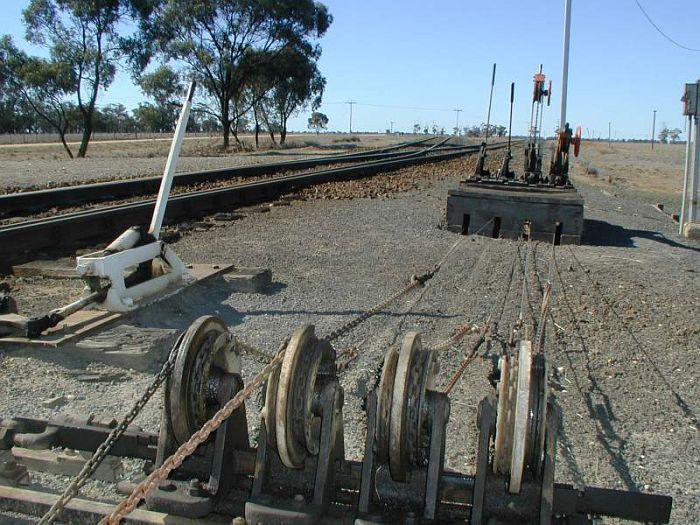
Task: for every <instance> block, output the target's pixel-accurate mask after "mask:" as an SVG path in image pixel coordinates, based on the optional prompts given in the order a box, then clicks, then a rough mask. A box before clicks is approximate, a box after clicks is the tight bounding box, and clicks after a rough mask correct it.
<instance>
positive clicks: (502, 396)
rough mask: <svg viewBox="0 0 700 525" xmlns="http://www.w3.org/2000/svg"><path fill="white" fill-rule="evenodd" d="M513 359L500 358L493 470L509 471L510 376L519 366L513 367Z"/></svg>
mask: <svg viewBox="0 0 700 525" xmlns="http://www.w3.org/2000/svg"><path fill="white" fill-rule="evenodd" d="M511 368H512V367H511V360H510V358H509V357H508V356H507V355H506V356H503V357H501V358H500V359H499V360H498V369H499V370H500V379H499V380H498V385H496V395H497V399H498V405H497V408H496V410H497V412H496V436H495V439H494V447H493V472H494V474H497V473H499V472H500V473H503V474H505V473H507V472H508V466H509V464H510V438H511V436H510V435H509V433H510V424H509V423H510V419H511V414H510V410H509V403H508V396H509V390H510V386H511V381H510V377H511V374H512V373H513V372H515V373H516V374H517V368H515V369H514V370H512V369H511Z"/></svg>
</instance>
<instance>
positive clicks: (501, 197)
mask: <svg viewBox="0 0 700 525" xmlns="http://www.w3.org/2000/svg"><path fill="white" fill-rule="evenodd" d="M447 228H448V229H449V230H450V231H453V232H456V233H462V234H464V235H466V234H470V233H479V234H481V235H485V236H488V237H496V238H505V239H519V238H530V239H533V240H540V241H547V242H552V241H553V240H554V241H555V242H556V243H557V244H581V236H582V235H583V198H581V195H579V193H578V192H577V191H576V190H575V189H574V188H557V187H549V186H527V185H510V184H494V183H486V182H462V183H460V184H459V186H458V187H457V188H455V189H453V190H450V191H449V194H448V197H447Z"/></svg>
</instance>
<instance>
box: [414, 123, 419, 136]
mask: <svg viewBox="0 0 700 525" xmlns="http://www.w3.org/2000/svg"><path fill="white" fill-rule="evenodd" d="M413 133H415V134H416V135H417V134H418V133H420V124H419V123H417V122H416V123H415V124H414V125H413Z"/></svg>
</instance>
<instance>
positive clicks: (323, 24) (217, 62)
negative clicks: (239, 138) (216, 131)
mask: <svg viewBox="0 0 700 525" xmlns="http://www.w3.org/2000/svg"><path fill="white" fill-rule="evenodd" d="M331 22H332V17H331V15H330V14H329V13H328V10H327V8H326V6H324V5H323V4H321V3H318V2H315V1H314V0H207V1H204V0H161V1H160V3H159V5H158V6H157V7H156V8H155V11H154V16H153V17H151V19H150V20H149V22H148V24H147V25H145V26H144V32H145V35H144V37H143V40H147V41H153V42H156V44H157V50H158V52H159V53H161V54H162V55H163V56H164V57H165V58H166V59H168V60H176V61H181V62H183V63H184V64H185V66H186V70H187V74H188V76H191V77H193V78H195V79H196V80H197V81H198V83H199V85H200V86H202V91H203V92H204V101H203V102H201V103H198V104H197V105H196V106H195V107H196V109H198V110H200V111H203V112H205V113H207V114H208V115H210V116H211V117H214V118H216V119H217V120H219V122H220V124H221V127H222V128H223V146H224V148H227V147H228V146H229V143H230V135H231V133H232V131H233V132H234V137H235V129H236V127H237V126H238V125H239V122H238V121H239V119H241V118H242V116H243V115H244V114H245V113H246V112H248V111H249V110H250V109H251V108H252V107H253V106H254V105H255V103H256V100H255V99H253V100H251V99H250V97H247V96H246V95H250V91H249V92H248V93H246V88H247V86H249V81H251V80H252V79H253V78H254V77H255V74H256V71H259V68H260V67H261V64H265V62H264V61H261V60H259V57H260V56H261V55H260V54H261V53H262V54H263V55H262V56H265V57H273V56H275V55H276V54H280V53H283V52H284V51H285V50H286V49H287V48H294V47H304V46H305V45H307V44H309V40H310V39H312V38H319V37H321V36H322V35H323V34H324V33H325V32H326V30H327V29H328V27H329V26H330V24H331ZM258 95H259V96H261V95H260V94H259V93H258Z"/></svg>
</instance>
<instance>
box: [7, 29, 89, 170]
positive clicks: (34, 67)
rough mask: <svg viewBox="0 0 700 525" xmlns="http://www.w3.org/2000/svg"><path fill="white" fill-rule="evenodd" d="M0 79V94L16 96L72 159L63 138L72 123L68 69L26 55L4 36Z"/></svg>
mask: <svg viewBox="0 0 700 525" xmlns="http://www.w3.org/2000/svg"><path fill="white" fill-rule="evenodd" d="M0 79H2V85H3V93H8V94H10V93H12V94H15V95H16V96H20V97H21V98H22V100H23V101H24V102H25V103H26V105H27V106H29V107H30V108H31V109H32V111H34V112H35V113H36V114H37V115H38V116H39V117H41V118H42V119H43V120H44V121H46V122H47V123H48V124H49V125H50V126H51V128H52V129H54V130H55V131H56V132H57V133H58V136H59V139H60V140H61V144H63V148H64V149H65V150H66V153H67V154H68V156H69V157H70V158H73V152H72V151H71V149H70V148H69V147H68V144H67V142H66V138H65V137H66V133H67V132H68V129H69V127H70V126H71V122H72V120H71V115H72V112H71V111H70V109H71V105H70V102H69V101H68V96H69V94H70V93H71V92H72V89H73V86H74V85H75V82H76V77H75V75H74V71H73V70H72V68H71V67H70V66H69V65H68V64H66V63H64V62H60V61H57V60H45V59H42V58H37V57H30V56H29V55H27V54H26V53H25V52H23V51H21V50H20V49H18V48H17V47H16V46H15V45H14V43H13V42H12V38H10V37H9V36H7V35H6V36H3V37H2V38H1V39H0Z"/></svg>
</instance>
